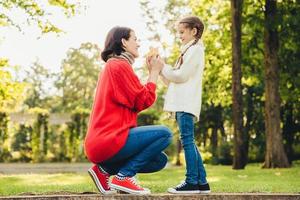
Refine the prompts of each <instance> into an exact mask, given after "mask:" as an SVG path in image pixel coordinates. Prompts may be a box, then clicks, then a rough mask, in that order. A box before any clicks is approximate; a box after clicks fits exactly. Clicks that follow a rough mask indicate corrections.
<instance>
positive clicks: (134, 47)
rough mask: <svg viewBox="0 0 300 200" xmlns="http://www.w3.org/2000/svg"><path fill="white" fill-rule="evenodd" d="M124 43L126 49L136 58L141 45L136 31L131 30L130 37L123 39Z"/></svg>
mask: <svg viewBox="0 0 300 200" xmlns="http://www.w3.org/2000/svg"><path fill="white" fill-rule="evenodd" d="M122 43H123V46H124V49H125V50H126V51H127V52H129V53H131V54H132V55H133V56H134V57H135V58H137V57H139V52H138V48H139V47H140V45H139V43H138V41H137V38H136V35H135V32H134V31H131V32H130V37H129V38H128V40H125V39H122Z"/></svg>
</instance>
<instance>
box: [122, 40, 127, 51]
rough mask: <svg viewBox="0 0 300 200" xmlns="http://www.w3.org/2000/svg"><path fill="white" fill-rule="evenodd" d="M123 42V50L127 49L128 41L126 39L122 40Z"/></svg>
mask: <svg viewBox="0 0 300 200" xmlns="http://www.w3.org/2000/svg"><path fill="white" fill-rule="evenodd" d="M121 41H122V46H123V48H124V49H126V47H127V40H125V39H124V38H122V39H121Z"/></svg>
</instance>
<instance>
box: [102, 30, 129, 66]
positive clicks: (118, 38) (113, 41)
mask: <svg viewBox="0 0 300 200" xmlns="http://www.w3.org/2000/svg"><path fill="white" fill-rule="evenodd" d="M131 31H132V29H130V28H127V27H120V26H116V27H114V28H112V29H111V30H110V31H109V32H108V34H107V36H106V39H105V46H104V50H103V51H102V53H101V58H102V59H103V60H104V62H106V61H107V60H108V59H109V57H110V55H111V54H115V55H120V54H121V53H122V52H123V51H125V49H124V48H123V45H122V38H124V39H125V40H128V39H129V37H130V32H131Z"/></svg>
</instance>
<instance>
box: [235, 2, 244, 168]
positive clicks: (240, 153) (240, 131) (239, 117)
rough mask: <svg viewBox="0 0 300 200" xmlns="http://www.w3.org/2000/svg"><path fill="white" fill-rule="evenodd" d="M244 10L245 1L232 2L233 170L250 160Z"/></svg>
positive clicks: (242, 166)
mask: <svg viewBox="0 0 300 200" xmlns="http://www.w3.org/2000/svg"><path fill="white" fill-rule="evenodd" d="M242 8H243V0H231V20H232V25H231V31H232V33H231V34H232V42H231V44H232V111H233V127H234V128H233V132H234V138H233V139H234V155H233V169H244V168H245V166H246V164H247V159H248V138H247V136H246V134H245V131H244V124H243V121H244V120H243V97H242V83H241V81H242V69H241V62H242V50H241V49H242V41H241V37H242V32H241V30H242V29H241V26H242Z"/></svg>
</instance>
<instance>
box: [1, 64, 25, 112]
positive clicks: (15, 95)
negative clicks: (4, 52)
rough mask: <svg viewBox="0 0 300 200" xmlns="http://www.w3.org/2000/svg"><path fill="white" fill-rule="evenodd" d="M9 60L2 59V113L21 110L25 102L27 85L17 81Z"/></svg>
mask: <svg viewBox="0 0 300 200" xmlns="http://www.w3.org/2000/svg"><path fill="white" fill-rule="evenodd" d="M11 69H12V66H10V65H9V62H8V60H7V59H4V58H0V77H1V78H0V112H1V111H2V112H10V111H16V110H17V109H19V107H20V105H21V104H22V102H23V97H24V96H25V95H24V91H25V88H26V84H25V83H20V82H18V81H15V80H14V79H13V77H12V74H11V72H10V70H11Z"/></svg>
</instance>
